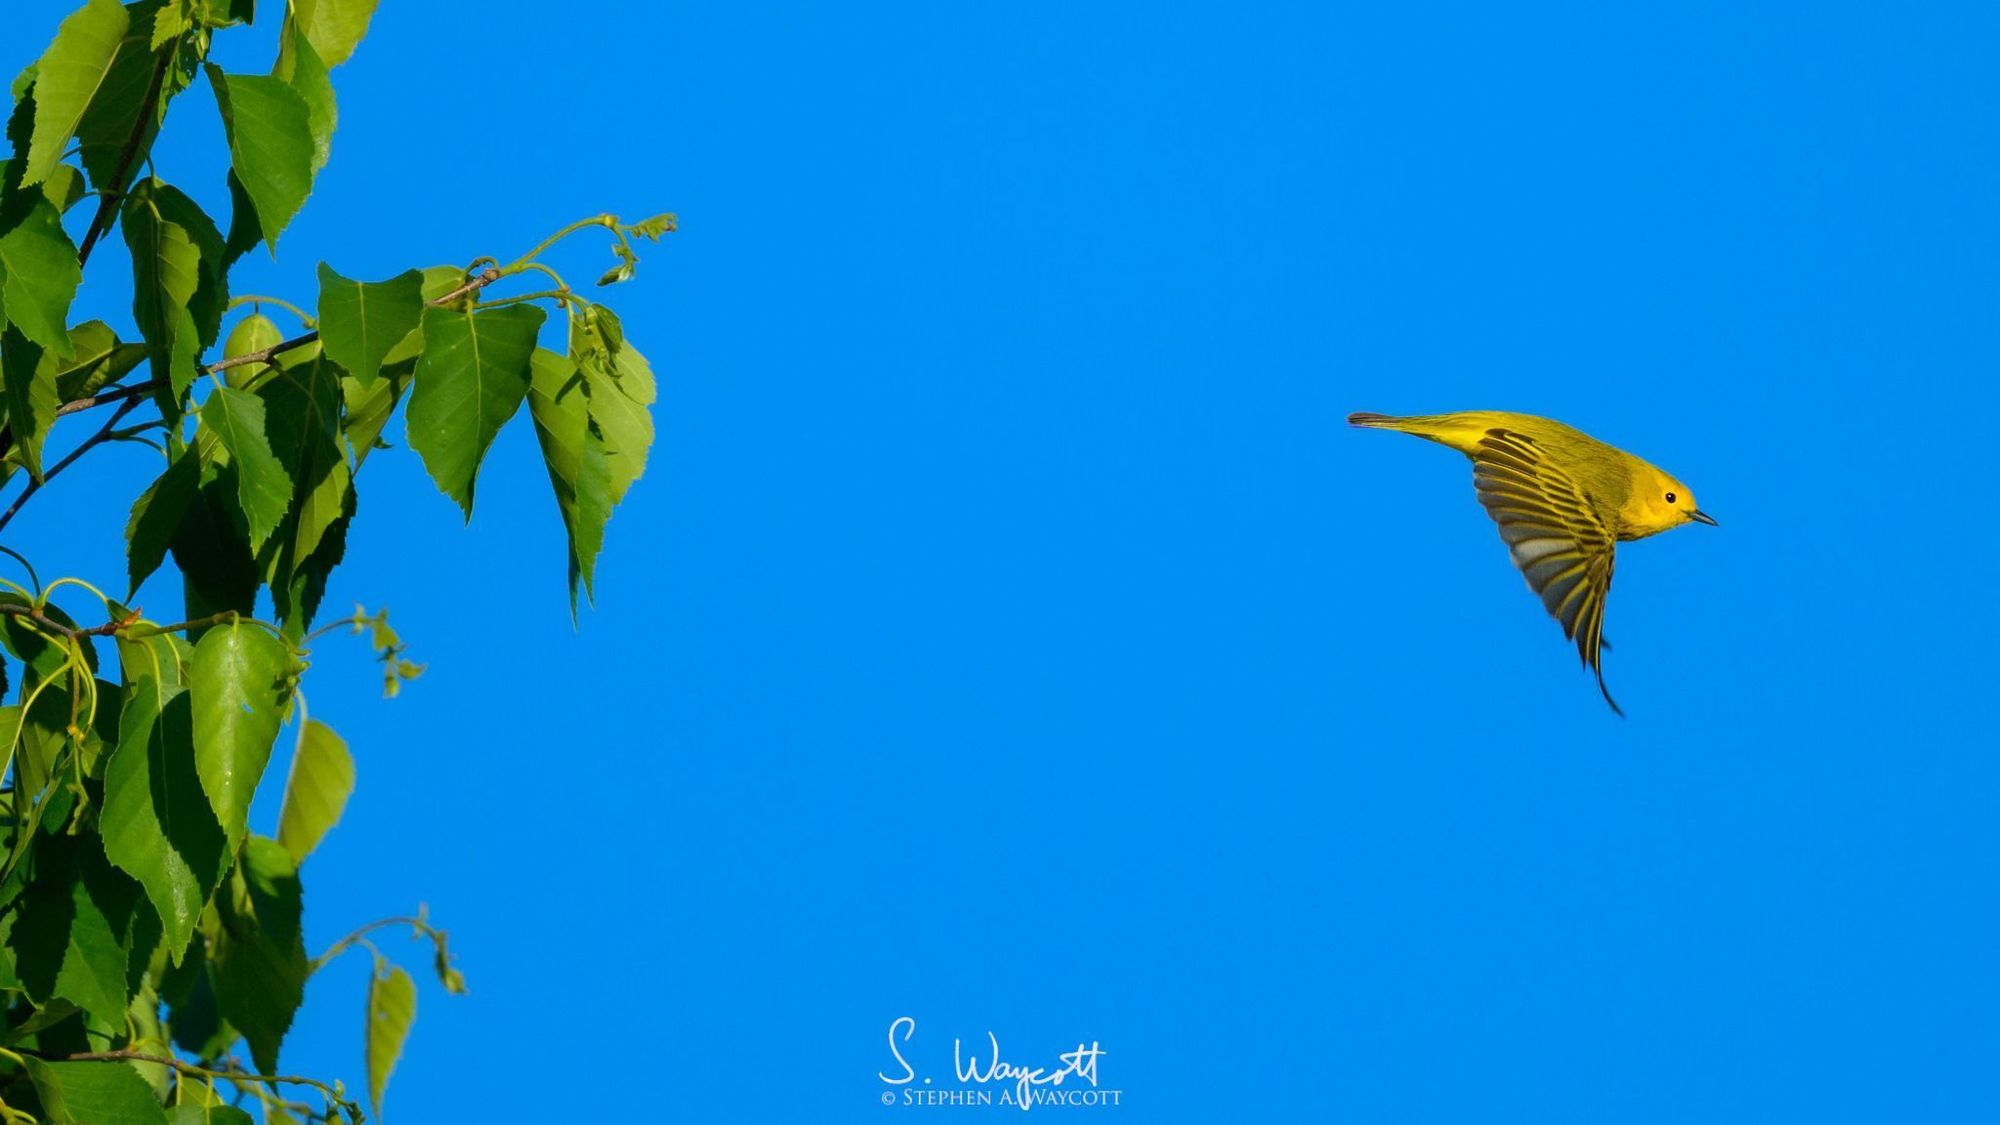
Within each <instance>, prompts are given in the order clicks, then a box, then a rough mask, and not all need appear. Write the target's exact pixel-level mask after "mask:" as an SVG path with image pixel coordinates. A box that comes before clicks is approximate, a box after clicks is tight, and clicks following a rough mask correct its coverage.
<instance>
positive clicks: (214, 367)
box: [208, 268, 500, 375]
mask: <svg viewBox="0 0 2000 1125" xmlns="http://www.w3.org/2000/svg"><path fill="white" fill-rule="evenodd" d="M498 280H500V271H499V270H497V269H491V268H489V269H487V270H485V271H483V272H482V273H480V275H479V276H478V277H475V278H472V279H470V280H468V281H467V282H466V283H465V284H464V285H461V286H459V287H458V288H456V289H454V290H452V291H451V292H449V293H446V294H445V295H444V296H442V297H439V298H438V299H437V300H435V301H425V302H424V304H425V305H426V306H428V307H430V308H434V309H436V308H443V307H444V306H446V305H448V304H451V303H452V302H453V301H456V300H458V299H459V298H460V297H463V296H465V295H466V294H467V293H477V292H479V291H480V290H481V289H484V288H486V287H487V286H489V285H491V284H493V283H494V282H496V281H498ZM317 339H319V332H318V331H317V330H315V331H312V332H305V333H301V334H300V335H297V336H294V337H292V338H291V339H289V340H285V341H282V342H280V343H276V344H272V345H271V346H270V347H268V348H259V349H257V350H256V351H254V352H244V353H243V354H242V355H239V356H234V357H232V358H230V359H224V360H218V361H216V362H214V363H211V364H209V365H208V373H209V374H211V375H213V374H215V373H216V372H218V371H227V370H229V369H230V368H232V367H241V366H243V365H245V364H249V363H269V362H270V361H271V359H272V357H274V356H276V355H278V354H279V353H280V352H288V351H291V350H292V349H294V348H303V347H305V346H306V345H307V344H310V343H312V342H313V341H315V340H317Z"/></svg>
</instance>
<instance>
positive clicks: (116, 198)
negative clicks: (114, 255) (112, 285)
mask: <svg viewBox="0 0 2000 1125" xmlns="http://www.w3.org/2000/svg"><path fill="white" fill-rule="evenodd" d="M174 54H175V52H174V51H162V52H160V55H159V58H158V59H157V61H155V62H154V63H153V80H152V82H151V83H149V84H148V85H147V86H146V100H145V101H144V102H142V103H140V105H139V117H138V120H136V121H134V122H132V135H131V136H129V137H127V138H125V147H124V148H121V149H119V150H118V168H117V170H116V171H114V172H112V174H111V182H110V183H108V184H105V185H104V191H103V193H102V195H101V196H100V197H99V199H98V201H97V214H95V215H92V216H91V217H90V229H89V230H87V231H85V232H84V234H83V245H81V246H79V247H77V250H76V264H77V265H79V266H81V265H87V264H89V262H90V251H91V249H92V248H93V247H95V246H96V245H97V240H98V239H100V238H103V237H104V236H105V235H106V234H108V233H109V232H110V230H111V220H112V218H113V216H115V215H117V214H118V205H119V204H120V203H121V202H122V201H123V200H124V198H125V185H126V182H127V181H128V180H130V179H131V177H132V169H133V168H134V167H136V166H137V165H138V163H139V146H140V145H143V144H144V143H146V131H147V130H148V129H150V128H151V127H152V125H153V114H154V113H155V112H157V111H158V110H159V108H160V91H161V90H162V89H163V88H165V86H166V84H167V71H169V70H171V69H172V68H173V65H174Z"/></svg>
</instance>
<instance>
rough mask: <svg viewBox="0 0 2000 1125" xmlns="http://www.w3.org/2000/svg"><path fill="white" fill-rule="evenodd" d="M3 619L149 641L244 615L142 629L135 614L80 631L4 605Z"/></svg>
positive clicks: (78, 633) (227, 613) (229, 612)
mask: <svg viewBox="0 0 2000 1125" xmlns="http://www.w3.org/2000/svg"><path fill="white" fill-rule="evenodd" d="M0 617H25V618H27V619H28V620H30V621H32V622H34V623H35V624H37V625H40V626H41V627H42V628H44V629H47V630H49V631H50V632H53V633H60V634H62V635H63V636H65V637H110V636H115V635H117V634H120V633H123V634H124V635H125V637H126V638H127V639H130V640H135V641H136V640H141V639H144V638H146V637H157V636H159V635H160V634H162V633H179V632H183V631H185V630H188V629H205V628H207V627H209V626H211V625H226V624H228V623H229V622H232V621H240V620H242V618H243V615H242V614H240V613H238V612H236V611H235V610H233V609H225V610H223V611H221V612H220V613H211V614H209V615H208V616H207V617H196V618H194V619H192V620H189V621H176V622H174V623H173V624H171V625H142V624H140V622H139V615H138V614H137V613H136V612H135V613H132V614H131V615H129V616H127V617H126V618H125V619H124V620H122V621H106V622H105V623H104V624H102V625H92V626H90V627H89V628H87V629H78V628H76V627H75V626H71V625H65V624H63V623H62V622H60V621H57V620H56V619H55V618H53V617H50V616H49V615H47V614H45V613H43V612H42V611H41V610H39V609H36V608H35V607H34V606H25V605H11V604H6V605H0Z"/></svg>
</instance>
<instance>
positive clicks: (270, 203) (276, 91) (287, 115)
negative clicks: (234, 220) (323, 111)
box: [207, 63, 314, 254]
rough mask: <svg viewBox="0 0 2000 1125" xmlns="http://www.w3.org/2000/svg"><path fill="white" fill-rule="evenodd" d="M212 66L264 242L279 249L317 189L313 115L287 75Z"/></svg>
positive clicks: (232, 153) (227, 128)
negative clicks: (281, 237) (280, 240)
mask: <svg viewBox="0 0 2000 1125" xmlns="http://www.w3.org/2000/svg"><path fill="white" fill-rule="evenodd" d="M207 70H208V82H209V85H210V86H212V87H214V89H215V101H216V104H217V105H218V106H220V107H221V109H222V127H223V131H224V132H225V133H227V134H228V136H229V154H230V158H231V160H232V161H233V164H234V167H235V171H236V176H237V178H238V179H239V180H241V181H242V184H243V190H244V191H245V192H247V193H248V194H249V196H250V202H251V203H252V204H253V205H254V206H255V207H256V210H257V226H258V229H259V230H261V231H262V232H263V235H264V244H265V245H266V246H268V247H270V249H271V252H272V253H273V254H275V253H277V252H278V235H279V234H280V233H282V232H283V231H284V229H285V227H286V225H288V224H289V223H290V222H291V221H292V216H294V215H296V214H298V213H299V208H300V207H302V206H304V205H305V201H306V196H307V195H309V194H310V193H311V192H312V180H313V156H314V151H313V133H312V118H311V115H310V114H309V113H308V112H307V110H306V103H305V100H304V99H303V98H300V97H299V95H298V92H297V91H295V90H293V89H292V88H291V87H290V86H288V85H286V83H285V80H284V79H282V78H273V77H270V76H268V75H257V74H224V73H223V72H222V68H221V67H218V66H216V65H215V64H213V63H210V64H208V67H207Z"/></svg>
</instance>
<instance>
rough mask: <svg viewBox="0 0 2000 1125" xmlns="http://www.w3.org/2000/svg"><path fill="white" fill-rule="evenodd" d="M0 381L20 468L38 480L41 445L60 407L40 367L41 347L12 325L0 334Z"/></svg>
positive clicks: (52, 378)
mask: <svg viewBox="0 0 2000 1125" xmlns="http://www.w3.org/2000/svg"><path fill="white" fill-rule="evenodd" d="M0 380H5V382H6V384H7V388H6V389H7V425H8V428H9V429H10V430H12V432H13V434H14V446H15V449H16V450H17V451H18V452H19V456H20V458H21V464H22V465H24V466H25V467H26V468H27V470H28V473H29V475H30V476H32V477H34V478H35V479H36V480H41V479H42V443H43V442H44V441H46V440H47V439H48V436H49V427H50V426H53V425H55V421H56V410H57V408H58V407H60V406H61V405H62V403H61V401H60V400H58V399H57V398H56V381H55V375H54V373H53V372H51V371H49V370H47V369H46V368H45V367H44V366H43V365H42V349H41V347H40V346H39V345H36V344H34V343H32V342H30V341H29V340H28V339H27V337H25V336H23V335H21V333H20V330H19V329H18V328H16V327H15V326H14V325H11V324H10V325H8V326H7V328H6V330H5V331H4V332H0Z"/></svg>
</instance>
